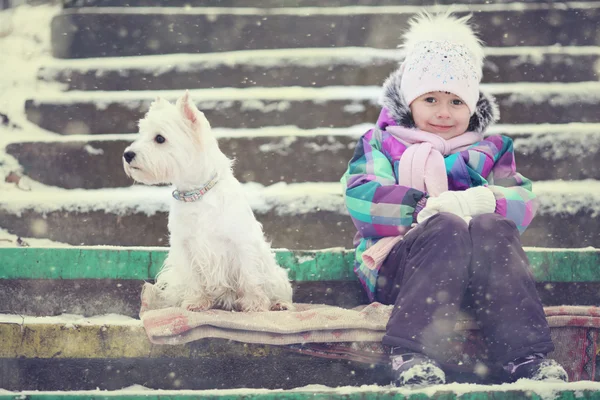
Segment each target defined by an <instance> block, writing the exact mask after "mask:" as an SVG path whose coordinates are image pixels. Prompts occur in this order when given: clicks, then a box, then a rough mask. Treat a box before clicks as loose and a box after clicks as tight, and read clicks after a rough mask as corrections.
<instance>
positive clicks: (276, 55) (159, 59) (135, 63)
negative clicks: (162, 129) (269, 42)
mask: <svg viewBox="0 0 600 400" xmlns="http://www.w3.org/2000/svg"><path fill="white" fill-rule="evenodd" d="M485 54H486V56H518V57H519V59H518V60H519V61H521V62H531V61H532V60H543V59H544V57H545V56H546V55H552V54H554V55H570V56H579V55H600V46H560V45H554V46H536V47H531V46H517V47H488V48H486V49H485ZM402 59H404V51H403V50H402V49H376V48H372V47H335V48H310V49H266V50H240V51H228V52H222V53H206V54H193V53H192V54H189V53H178V54H161V55H149V56H131V57H100V58H84V59H52V60H49V62H48V63H46V64H44V66H43V69H42V70H41V71H40V73H39V76H40V78H42V79H44V80H52V79H54V78H55V77H56V76H57V75H58V74H61V73H63V71H73V72H78V73H86V72H88V71H96V76H98V77H100V76H102V75H103V74H104V73H105V72H106V71H107V70H115V71H117V72H119V74H121V75H122V76H128V74H129V70H132V69H135V70H138V71H143V72H153V73H154V74H155V75H157V76H158V75H162V74H165V73H167V72H175V73H177V72H189V71H198V70H204V69H215V68H219V67H229V68H232V67H235V66H238V65H244V66H252V67H264V68H269V67H270V68H274V67H281V66H287V65H293V66H302V67H329V66H331V65H339V64H350V65H355V66H357V67H360V66H372V65H374V64H381V63H384V62H389V61H395V62H400V61H402Z"/></svg>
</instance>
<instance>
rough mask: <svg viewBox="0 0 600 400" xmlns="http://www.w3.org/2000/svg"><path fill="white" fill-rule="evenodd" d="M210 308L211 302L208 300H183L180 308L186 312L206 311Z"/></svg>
mask: <svg viewBox="0 0 600 400" xmlns="http://www.w3.org/2000/svg"><path fill="white" fill-rule="evenodd" d="M212 306H213V302H212V300H210V299H208V298H195V299H185V300H183V301H182V302H181V307H183V308H185V309H186V310H188V311H206V310H210V309H211V308H212Z"/></svg>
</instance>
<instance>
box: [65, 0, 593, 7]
mask: <svg viewBox="0 0 600 400" xmlns="http://www.w3.org/2000/svg"><path fill="white" fill-rule="evenodd" d="M588 1H596V0H584V2H588ZM512 2H514V0H404V1H403V2H402V4H404V5H413V6H431V5H435V4H440V5H447V4H471V5H479V4H496V3H498V4H503V3H512ZM524 2H526V3H547V2H548V0H525V1H524ZM581 2H582V1H580V3H581ZM396 5H398V1H397V0H217V1H215V0H133V1H132V0H63V7H65V8H77V7H215V6H218V7H236V8H238V7H260V8H270V7H349V6H396Z"/></svg>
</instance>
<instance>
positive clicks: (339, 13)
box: [51, 2, 600, 58]
mask: <svg viewBox="0 0 600 400" xmlns="http://www.w3.org/2000/svg"><path fill="white" fill-rule="evenodd" d="M446 8H447V7H446V6H439V7H437V8H435V9H436V10H440V11H441V10H445V9H446ZM431 9H432V10H433V9H434V8H431ZM454 9H455V10H456V11H457V13H458V14H464V13H466V12H474V17H473V22H474V23H475V24H476V25H477V26H478V27H479V31H480V33H481V38H482V39H483V41H484V42H485V43H486V44H487V46H490V47H499V46H515V45H518V46H549V45H554V44H560V45H565V46H597V45H599V44H600V38H598V37H597V35H595V32H596V28H597V24H598V20H599V18H600V5H599V4H598V3H570V6H569V7H568V8H567V7H565V8H563V7H556V5H555V4H553V3H552V2H548V3H529V4H521V3H507V4H498V3H497V4H476V5H472V6H469V5H462V6H461V5H457V6H456V7H455V8H454ZM419 10H421V8H415V7H413V6H379V7H375V6H370V7H318V8H317V7H315V8H310V9H308V10H307V9H304V8H272V9H259V8H234V9H231V8H209V9H205V8H201V7H197V8H193V7H192V8H175V7H166V8H159V9H157V8H135V7H132V8H127V7H118V8H102V7H100V8H93V7H90V8H78V9H66V10H63V12H62V13H61V14H60V15H57V16H56V17H55V18H54V19H53V21H52V26H51V36H52V53H53V55H54V57H57V58H87V57H120V56H139V55H150V54H172V53H212V52H223V51H234V50H260V49H286V48H312V47H321V48H322V47H349V46H360V47H376V48H388V49H390V48H396V47H397V46H398V44H399V41H400V40H399V38H400V36H401V34H402V32H403V30H404V29H405V27H406V26H407V21H408V19H409V18H411V17H412V16H413V15H414V14H415V12H417V11H419ZM506 21H510V23H506ZM532 21H536V23H532ZM292 26H293V27H294V29H289V27H292Z"/></svg>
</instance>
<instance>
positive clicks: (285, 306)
mask: <svg viewBox="0 0 600 400" xmlns="http://www.w3.org/2000/svg"><path fill="white" fill-rule="evenodd" d="M271 311H294V306H293V305H292V304H291V303H285V302H282V301H280V302H277V303H275V304H273V305H271Z"/></svg>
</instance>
